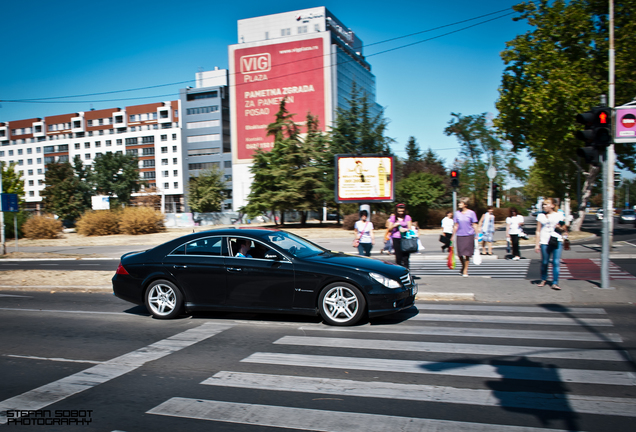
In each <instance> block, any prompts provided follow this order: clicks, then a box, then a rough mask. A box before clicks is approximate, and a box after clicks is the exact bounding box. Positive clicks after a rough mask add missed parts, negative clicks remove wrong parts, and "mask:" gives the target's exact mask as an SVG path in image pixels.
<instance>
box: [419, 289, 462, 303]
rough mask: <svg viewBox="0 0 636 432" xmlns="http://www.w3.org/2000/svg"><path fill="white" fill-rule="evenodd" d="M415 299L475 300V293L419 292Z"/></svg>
mask: <svg viewBox="0 0 636 432" xmlns="http://www.w3.org/2000/svg"><path fill="white" fill-rule="evenodd" d="M415 301H475V294H473V293H434V292H421V291H420V292H419V293H417V295H416V296H415Z"/></svg>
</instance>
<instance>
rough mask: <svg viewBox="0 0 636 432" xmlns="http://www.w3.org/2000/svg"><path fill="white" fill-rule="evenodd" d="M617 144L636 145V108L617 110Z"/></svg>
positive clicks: (615, 139) (620, 108)
mask: <svg viewBox="0 0 636 432" xmlns="http://www.w3.org/2000/svg"><path fill="white" fill-rule="evenodd" d="M614 131H615V136H614V141H615V142H626V143H636V107H634V106H630V107H617V108H616V127H615V128H614Z"/></svg>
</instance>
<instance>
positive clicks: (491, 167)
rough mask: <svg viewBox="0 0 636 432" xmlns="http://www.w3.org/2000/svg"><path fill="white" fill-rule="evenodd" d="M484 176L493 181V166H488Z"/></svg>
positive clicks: (494, 169)
mask: <svg viewBox="0 0 636 432" xmlns="http://www.w3.org/2000/svg"><path fill="white" fill-rule="evenodd" d="M486 175H487V176H488V178H489V179H490V180H492V179H494V178H495V177H496V176H497V168H495V167H494V166H492V165H490V168H488V171H487V172H486Z"/></svg>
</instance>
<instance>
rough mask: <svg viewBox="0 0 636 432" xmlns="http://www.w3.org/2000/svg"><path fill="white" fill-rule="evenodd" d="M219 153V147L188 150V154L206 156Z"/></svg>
mask: <svg viewBox="0 0 636 432" xmlns="http://www.w3.org/2000/svg"><path fill="white" fill-rule="evenodd" d="M219 153H221V149H220V148H218V147H217V148H204V149H194V150H188V156H206V155H213V154H219Z"/></svg>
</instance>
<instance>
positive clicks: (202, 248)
mask: <svg viewBox="0 0 636 432" xmlns="http://www.w3.org/2000/svg"><path fill="white" fill-rule="evenodd" d="M224 239H225V237H206V238H201V239H197V240H193V241H191V242H190V243H186V244H184V245H181V246H179V247H178V248H176V249H175V250H174V251H173V252H172V253H171V254H170V255H205V256H225V255H227V253H226V250H227V247H225V242H224Z"/></svg>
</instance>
